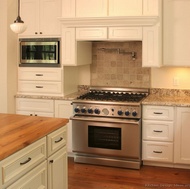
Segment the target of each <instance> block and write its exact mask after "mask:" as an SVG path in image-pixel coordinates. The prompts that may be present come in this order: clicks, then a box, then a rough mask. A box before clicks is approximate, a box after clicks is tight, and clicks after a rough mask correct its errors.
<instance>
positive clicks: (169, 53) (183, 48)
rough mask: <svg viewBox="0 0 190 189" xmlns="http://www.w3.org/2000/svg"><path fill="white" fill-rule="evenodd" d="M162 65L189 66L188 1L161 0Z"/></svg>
mask: <svg viewBox="0 0 190 189" xmlns="http://www.w3.org/2000/svg"><path fill="white" fill-rule="evenodd" d="M163 3H164V6H163V11H164V12H163V28H164V30H163V42H164V44H163V52H164V65H168V66H190V53H189V49H190V24H189V18H190V11H189V10H190V1H189V0H164V1H163Z"/></svg>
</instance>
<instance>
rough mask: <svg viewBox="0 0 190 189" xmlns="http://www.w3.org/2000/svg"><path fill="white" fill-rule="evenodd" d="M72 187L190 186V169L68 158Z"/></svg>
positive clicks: (177, 188)
mask: <svg viewBox="0 0 190 189" xmlns="http://www.w3.org/2000/svg"><path fill="white" fill-rule="evenodd" d="M68 167H69V171H68V175H69V180H68V185H69V189H143V188H144V189H145V188H146V189H158V188H164V189H172V188H175V189H183V188H187V189H188V188H190V170H188V169H174V168H163V167H153V166H142V168H141V169H140V170H132V169H123V168H115V167H106V166H96V165H87V164H79V163H74V161H73V158H69V160H68Z"/></svg>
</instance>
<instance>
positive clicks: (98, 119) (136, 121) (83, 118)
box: [70, 116, 140, 124]
mask: <svg viewBox="0 0 190 189" xmlns="http://www.w3.org/2000/svg"><path fill="white" fill-rule="evenodd" d="M70 120H78V121H93V122H106V123H130V124H139V123H140V119H120V118H105V117H89V116H73V117H70Z"/></svg>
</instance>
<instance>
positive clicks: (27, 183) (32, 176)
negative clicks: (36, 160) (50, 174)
mask: <svg viewBox="0 0 190 189" xmlns="http://www.w3.org/2000/svg"><path fill="white" fill-rule="evenodd" d="M21 186H22V189H24V188H28V189H29V188H31V189H32V188H38V189H40V188H41V189H42V188H44V189H45V188H47V161H45V162H43V163H41V164H40V165H39V166H37V167H36V168H34V169H33V170H32V171H30V172H29V173H27V174H26V175H24V176H23V177H22V178H21V179H19V180H17V181H16V182H15V183H13V184H12V185H11V186H9V187H8V188H7V189H21Z"/></svg>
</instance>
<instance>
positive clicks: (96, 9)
mask: <svg viewBox="0 0 190 189" xmlns="http://www.w3.org/2000/svg"><path fill="white" fill-rule="evenodd" d="M104 16H107V0H96V1H94V0H76V17H104Z"/></svg>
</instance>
